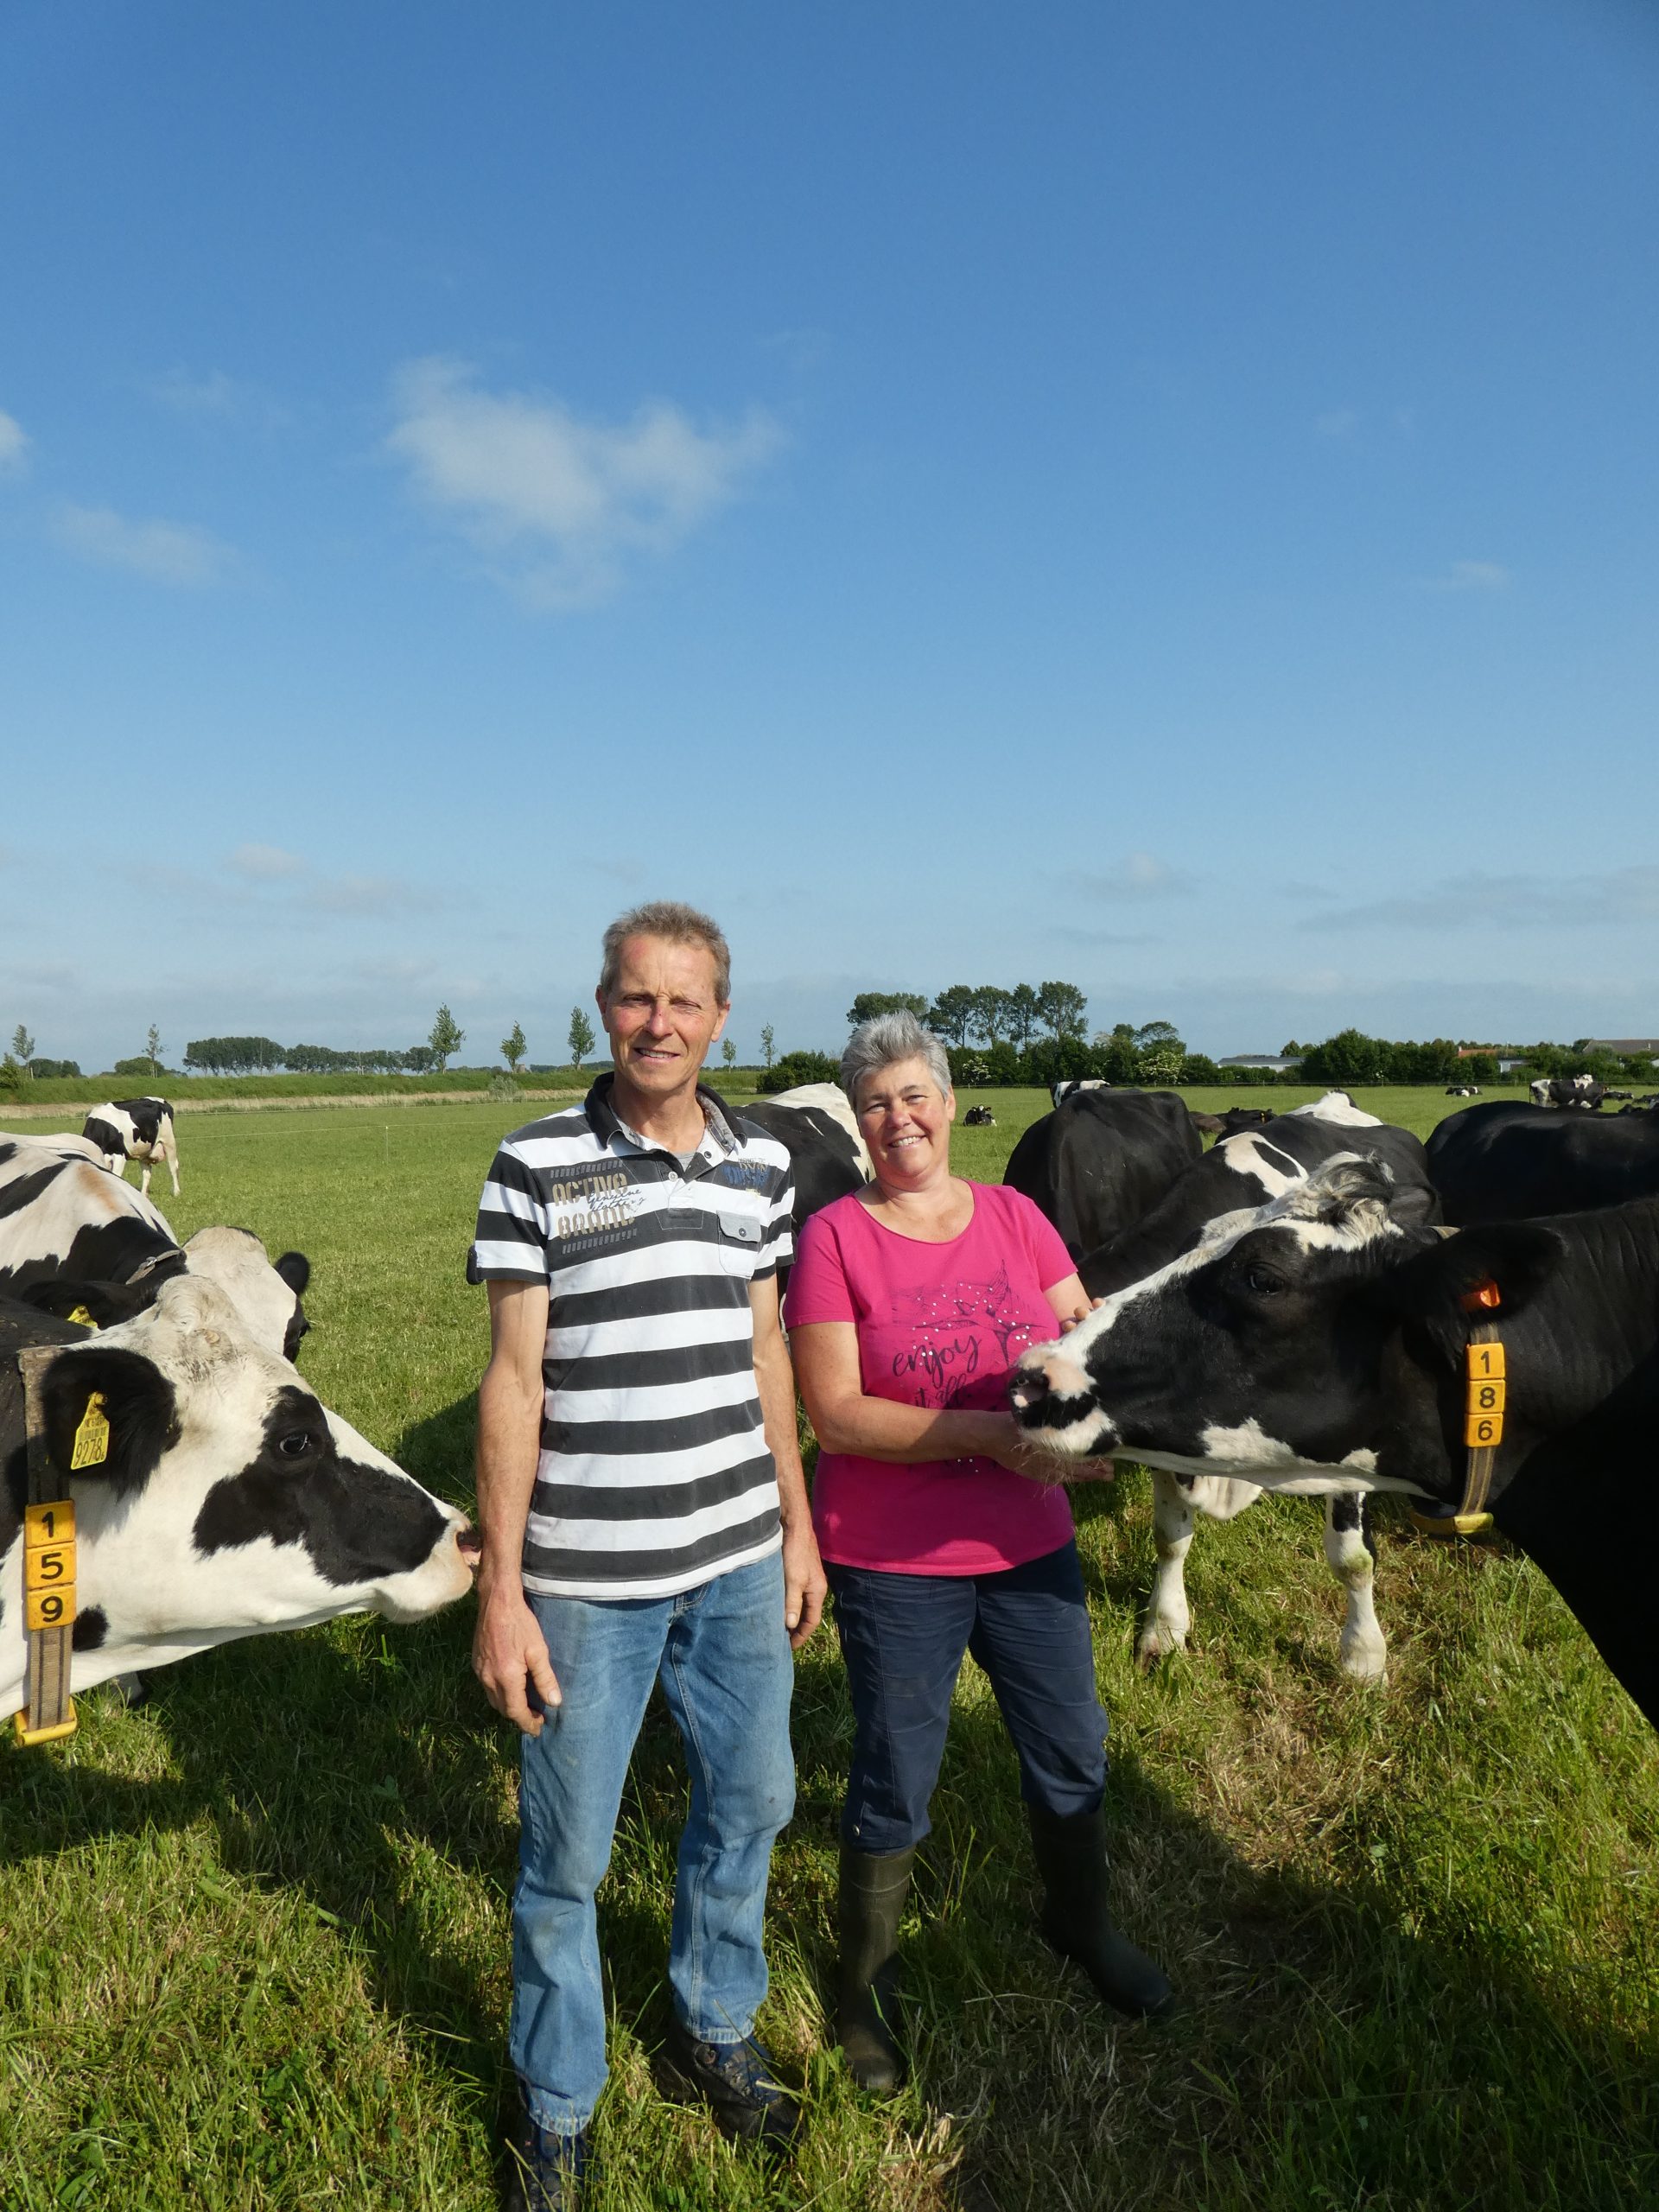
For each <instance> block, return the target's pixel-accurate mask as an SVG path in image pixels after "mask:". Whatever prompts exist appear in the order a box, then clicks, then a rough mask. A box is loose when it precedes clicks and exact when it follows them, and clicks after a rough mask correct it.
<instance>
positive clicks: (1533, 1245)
mask: <svg viewBox="0 0 1659 2212" xmlns="http://www.w3.org/2000/svg"><path fill="white" fill-rule="evenodd" d="M1394 1199H1395V1192H1394V1189H1393V1186H1392V1185H1390V1184H1389V1181H1388V1180H1387V1179H1386V1178H1385V1177H1384V1176H1383V1174H1382V1173H1380V1171H1379V1170H1378V1168H1377V1167H1376V1166H1375V1165H1374V1164H1373V1163H1371V1162H1370V1161H1368V1160H1359V1159H1356V1158H1352V1157H1350V1158H1347V1159H1338V1160H1332V1161H1328V1162H1327V1163H1326V1164H1325V1166H1323V1167H1322V1168H1321V1169H1320V1170H1319V1173H1317V1174H1315V1175H1313V1176H1312V1177H1310V1178H1309V1179H1307V1180H1306V1182H1303V1183H1300V1184H1298V1185H1294V1186H1293V1187H1292V1188H1291V1189H1289V1190H1287V1191H1286V1192H1284V1193H1282V1194H1281V1196H1280V1197H1279V1198H1274V1199H1273V1200H1271V1201H1269V1203H1268V1205H1264V1206H1262V1207H1261V1208H1259V1209H1258V1210H1257V1211H1255V1212H1254V1213H1251V1214H1249V1215H1246V1216H1244V1217H1243V1218H1236V1219H1234V1220H1231V1221H1229V1222H1225V1223H1223V1224H1217V1233H1216V1234H1215V1235H1214V1236H1212V1237H1211V1239H1210V1240H1209V1241H1208V1242H1207V1243H1204V1244H1202V1245H1200V1246H1199V1247H1198V1249H1196V1250H1194V1251H1192V1252H1190V1253H1187V1254H1185V1255H1184V1256H1183V1257H1182V1258H1181V1259H1179V1260H1177V1261H1176V1262H1173V1264H1172V1265H1170V1266H1169V1267H1167V1268H1163V1269H1161V1270H1160V1272H1159V1273H1158V1274H1154V1275H1150V1276H1148V1277H1147V1279H1146V1280H1145V1281H1140V1282H1136V1283H1132V1284H1130V1285H1128V1286H1127V1287H1125V1288H1123V1289H1122V1291H1120V1292H1118V1293H1117V1294H1116V1295H1115V1296H1114V1297H1112V1298H1109V1299H1108V1300H1106V1302H1105V1304H1104V1305H1103V1306H1100V1307H1099V1308H1098V1309H1097V1310H1096V1312H1095V1313H1091V1314H1090V1316H1089V1317H1088V1318H1087V1319H1085V1320H1084V1321H1083V1322H1082V1323H1081V1324H1080V1325H1079V1326H1078V1327H1077V1329H1076V1330H1075V1331H1074V1332H1072V1333H1071V1335H1070V1336H1069V1337H1065V1338H1061V1339H1060V1340H1059V1341H1058V1343H1056V1344H1046V1345H1036V1346H1033V1348H1032V1350H1031V1351H1028V1352H1027V1354H1026V1355H1025V1357H1024V1358H1023V1359H1022V1360H1021V1362H1020V1366H1019V1368H1018V1369H1017V1370H1015V1374H1014V1380H1013V1382H1012V1384H1011V1386H1010V1395H1011V1398H1012V1402H1013V1403H1014V1409H1015V1414H1016V1417H1017V1418H1018V1420H1019V1421H1020V1424H1021V1425H1022V1427H1025V1428H1026V1429H1027V1431H1029V1432H1030V1433H1031V1435H1032V1437H1033V1441H1036V1442H1039V1443H1040V1444H1043V1445H1045V1446H1047V1447H1048V1448H1050V1449H1051V1450H1054V1451H1058V1452H1068V1453H1077V1454H1081V1455H1087V1456H1094V1455H1097V1454H1099V1453H1101V1452H1112V1451H1121V1452H1125V1453H1128V1454H1131V1455H1133V1456H1134V1457H1135V1458H1136V1459H1145V1460H1147V1461H1148V1462H1149V1463H1150V1464H1151V1465H1154V1466H1159V1467H1164V1468H1167V1469H1170V1470H1172V1471H1175V1472H1178V1473H1189V1474H1198V1475H1206V1476H1208V1475H1219V1476H1223V1477H1225V1478H1230V1479H1234V1480H1238V1481H1243V1482H1248V1483H1253V1484H1260V1485H1262V1487H1263V1488H1266V1489H1268V1490H1274V1491H1318V1490H1323V1489H1328V1488H1330V1487H1331V1486H1332V1484H1340V1485H1341V1486H1342V1487H1343V1488H1344V1489H1346V1490H1349V1491H1354V1492H1358V1493H1363V1492H1367V1491H1396V1492H1399V1493H1402V1494H1403V1495H1405V1496H1407V1497H1412V1498H1414V1499H1415V1500H1417V1501H1418V1502H1420V1503H1428V1504H1430V1505H1431V1507H1432V1508H1433V1510H1437V1511H1439V1512H1446V1511H1449V1510H1452V1508H1453V1507H1454V1506H1455V1504H1456V1503H1457V1501H1458V1500H1459V1498H1460V1497H1461V1495H1462V1490H1463V1482H1464V1467H1465V1449H1464V1404H1465V1380H1464V1374H1465V1347H1466V1345H1467V1344H1468V1342H1469V1340H1470V1332H1471V1327H1472V1326H1473V1325H1474V1322H1473V1319H1472V1316H1471V1306H1470V1305H1469V1304H1468V1302H1467V1301H1470V1300H1471V1299H1472V1294H1474V1293H1475V1292H1476V1291H1477V1290H1478V1289H1479V1288H1480V1287H1481V1286H1483V1285H1484V1284H1487V1283H1491V1284H1495V1285H1496V1286H1497V1295H1498V1299H1499V1304H1498V1306H1497V1310H1496V1312H1495V1313H1492V1312H1489V1311H1486V1310H1484V1309H1474V1310H1477V1311H1479V1316H1480V1319H1482V1320H1483V1321H1493V1322H1495V1323H1496V1324H1497V1330H1498V1332H1499V1335H1500V1337H1501V1340H1502V1342H1503V1348H1504V1353H1505V1366H1506V1370H1507V1373H1506V1377H1505V1388H1506V1391H1507V1398H1508V1402H1507V1404H1506V1406H1505V1408H1504V1427H1503V1440H1502V1442H1501V1443H1500V1444H1499V1446H1498V1447H1497V1460H1496V1466H1495V1472H1494V1477H1493V1481H1492V1486H1491V1497H1490V1505H1491V1511H1492V1513H1493V1515H1494V1516H1495V1518H1496V1521H1497V1526H1498V1528H1499V1529H1501V1530H1502V1531H1503V1534H1504V1535H1507V1536H1509V1537H1510V1540H1511V1541H1513V1542H1515V1543H1516V1544H1517V1545H1519V1547H1520V1548H1521V1549H1522V1551H1524V1552H1526V1553H1528V1554H1529V1555H1530V1557H1531V1558H1532V1559H1533V1560H1535V1563H1536V1564H1537V1566H1538V1567H1540V1568H1541V1570H1542V1572H1543V1573H1545V1574H1546V1575H1547V1576H1548V1578H1549V1580H1551V1581H1552V1582H1553V1583H1554V1585H1555V1587H1556V1588H1557V1589H1558V1590H1559V1591H1560V1593H1561V1596H1562V1597H1563V1598H1564V1599H1566V1601H1567V1605H1569V1606H1570V1607H1571V1608H1572V1610H1573V1612H1574V1613H1575V1614H1576V1615H1577V1616H1578V1618H1579V1619H1580V1622H1581V1623H1582V1624H1583V1625H1584V1627H1585V1628H1586V1630H1587V1631H1588V1633H1589V1635H1590V1637H1591V1639H1592V1642H1593V1643H1595V1645H1596V1647H1597V1649H1599V1651H1600V1653H1601V1655H1602V1656H1603V1658H1604V1659H1605V1661H1606V1662H1607V1663H1608V1665H1609V1666H1610V1667H1611V1669H1612V1671H1613V1672H1614V1674H1615V1675H1618V1679H1619V1681H1621V1682H1623V1684H1624V1687H1625V1688H1626V1689H1627V1690H1628V1691H1629V1692H1630V1695H1631V1697H1632V1698H1634V1700H1636V1702H1637V1705H1638V1706H1639V1707H1641V1709H1642V1711H1643V1713H1645V1714H1646V1715H1647V1717H1648V1719H1649V1720H1650V1721H1654V1722H1655V1723H1656V1725H1659V1642H1656V1639H1655V1637H1654V1635H1653V1630H1652V1617H1653V1575H1652V1560H1651V1556H1650V1554H1649V1550H1648V1547H1647V1544H1646V1542H1645V1541H1643V1539H1642V1538H1641V1536H1640V1534H1639V1532H1640V1531H1641V1530H1642V1529H1644V1528H1645V1527H1646V1526H1647V1525H1648V1521H1649V1516H1650V1515H1651V1513H1652V1510H1653V1499H1652V1489H1653V1484H1652V1476H1651V1468H1652V1461H1653V1440H1654V1435H1655V1433H1656V1428H1659V1198H1640V1199H1636V1200H1633V1201H1631V1202H1630V1204H1628V1205H1620V1206H1610V1207H1607V1208H1605V1209H1604V1210H1602V1211H1599V1212H1593V1213H1581V1214H1565V1215H1557V1216H1554V1217H1552V1218H1550V1219H1548V1220H1543V1221H1534V1222H1497V1223H1487V1224H1481V1225H1479V1226H1478V1227H1473V1228H1468V1229H1465V1230H1461V1231H1459V1233H1458V1234H1457V1235H1456V1236H1451V1237H1447V1238H1441V1237H1439V1236H1435V1235H1434V1234H1433V1231H1432V1230H1429V1229H1428V1228H1427V1227H1425V1226H1421V1225H1420V1224H1418V1223H1416V1222H1404V1221H1402V1220H1401V1219H1399V1218H1398V1213H1397V1209H1396V1207H1395V1203H1394Z"/></svg>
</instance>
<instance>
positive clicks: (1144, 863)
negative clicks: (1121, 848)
mask: <svg viewBox="0 0 1659 2212" xmlns="http://www.w3.org/2000/svg"><path fill="white" fill-rule="evenodd" d="M1065 880H1066V882H1067V883H1068V885H1069V886H1070V887H1071V889H1072V890H1074V891H1080V892H1082V893H1083V894H1084V897H1085V898H1090V899H1108V900H1111V901H1116V900H1118V899H1169V898H1175V897H1178V896H1179V894H1180V893H1183V892H1185V891H1188V890H1190V889H1191V888H1192V883H1191V879H1190V878H1189V877H1187V876H1185V875H1183V874H1181V872H1180V870H1179V868H1171V866H1170V865H1169V863H1168V861H1160V859H1159V858H1158V857H1157V855H1155V854H1154V853H1126V854H1125V855H1123V857H1122V860H1120V861H1115V862H1114V863H1113V865H1112V866H1111V867H1110V868H1109V869H1107V871H1106V872H1105V874H1096V873H1095V872H1094V871H1092V870H1088V871H1085V870H1084V869H1080V868H1079V869H1074V870H1073V871H1072V872H1071V874H1069V875H1068V876H1067V877H1066V879H1065Z"/></svg>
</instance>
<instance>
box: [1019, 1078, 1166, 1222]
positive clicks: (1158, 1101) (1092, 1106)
mask: <svg viewBox="0 0 1659 2212" xmlns="http://www.w3.org/2000/svg"><path fill="white" fill-rule="evenodd" d="M1203 1149H1204V1143H1203V1139H1202V1138H1201V1137H1200V1136H1199V1135H1198V1131H1197V1129H1196V1128H1194V1127H1193V1126H1192V1116H1191V1115H1190V1114H1189V1113H1188V1112H1187V1110H1186V1108H1185V1106H1184V1105H1183V1104H1182V1103H1181V1101H1180V1100H1179V1098H1178V1097H1176V1096H1175V1094H1174V1093H1173V1091H1169V1090H1110V1089H1109V1088H1105V1087H1102V1088H1098V1089H1094V1090H1079V1091H1077V1092H1075V1093H1074V1094H1073V1096H1071V1097H1070V1098H1068V1099H1067V1100H1066V1101H1065V1104H1064V1105H1062V1106H1057V1107H1056V1108H1055V1109H1054V1111H1053V1112H1052V1114H1045V1115H1044V1116H1042V1117H1041V1119H1040V1120H1039V1121H1035V1122H1033V1123H1032V1125H1031V1127H1030V1128H1028V1129H1027V1131H1026V1132H1025V1134H1024V1135H1023V1136H1021V1138H1020V1141H1019V1142H1018V1144H1016V1145H1015V1146H1014V1151H1013V1153H1012V1154H1011V1155H1010V1157H1009V1160H1008V1164H1007V1167H1006V1168H1005V1169H1004V1170H1003V1173H1002V1180H1003V1181H1004V1183H1006V1184H1007V1185H1008V1187H1009V1188H1010V1189H1011V1190H1015V1191H1022V1192H1024V1193H1025V1195H1026V1197H1027V1198H1030V1199H1031V1200H1032V1202H1033V1204H1034V1205H1037V1206H1039V1207H1040V1208H1041V1210H1042V1211H1043V1212H1044V1213H1046V1215H1047V1217H1048V1218H1049V1219H1050V1220H1051V1221H1052V1223H1053V1224H1054V1226H1055V1228H1056V1229H1057V1230H1058V1231H1059V1233H1060V1237H1061V1241H1062V1242H1063V1243H1065V1248H1066V1249H1067V1250H1068V1251H1069V1252H1070V1253H1071V1256H1072V1258H1073V1259H1074V1260H1079V1259H1081V1258H1082V1257H1083V1255H1084V1253H1085V1252H1090V1251H1092V1250H1093V1249H1095V1247H1096V1245H1099V1244H1103V1243H1106V1242H1107V1241H1108V1240H1109V1239H1110V1238H1111V1237H1114V1236H1117V1235H1118V1234H1119V1233H1120V1232H1121V1231H1122V1230H1125V1229H1127V1228H1128V1227H1129V1226H1130V1225H1131V1224H1133V1223H1135V1222H1137V1221H1139V1220H1140V1219H1141V1217H1142V1216H1143V1215H1144V1214H1146V1213H1147V1211H1149V1209H1150V1208H1151V1207H1153V1206H1154V1205H1157V1203H1158V1201H1159V1199H1160V1198H1162V1197H1163V1195H1164V1193H1165V1192H1166V1191H1167V1190H1168V1189H1169V1187H1170V1185H1172V1184H1173V1182H1174V1181H1175V1180H1176V1179H1177V1178H1178V1177H1179V1176H1180V1175H1181V1174H1182V1173H1184V1172H1185V1170H1186V1169H1187V1168H1188V1167H1190V1166H1192V1163H1193V1161H1194V1160H1197V1159H1198V1156H1199V1154H1201V1152H1202V1151H1203Z"/></svg>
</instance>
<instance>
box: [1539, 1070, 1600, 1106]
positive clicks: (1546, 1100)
mask: <svg viewBox="0 0 1659 2212" xmlns="http://www.w3.org/2000/svg"><path fill="white" fill-rule="evenodd" d="M1527 1089H1528V1090H1529V1091H1530V1092H1531V1093H1532V1103H1533V1104H1534V1105H1535V1106H1566V1107H1577V1108H1580V1109H1583V1111H1584V1112H1586V1113H1589V1114H1593V1113H1595V1112H1596V1111H1597V1110H1598V1109H1599V1107H1600V1105H1601V1102H1602V1100H1603V1099H1604V1098H1605V1096H1606V1095H1607V1094H1606V1092H1605V1090H1603V1089H1602V1087H1601V1085H1600V1084H1599V1083H1598V1082H1597V1081H1596V1078H1595V1077H1594V1076H1592V1075H1568V1076H1542V1075H1541V1076H1539V1077H1536V1078H1535V1080H1534V1081H1533V1082H1531V1083H1529V1084H1528V1085H1527Z"/></svg>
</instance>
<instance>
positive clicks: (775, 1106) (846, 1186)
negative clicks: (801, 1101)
mask: <svg viewBox="0 0 1659 2212" xmlns="http://www.w3.org/2000/svg"><path fill="white" fill-rule="evenodd" d="M736 1112H737V1118H738V1120H739V1121H740V1122H750V1123H752V1124H753V1126H754V1127H755V1128H758V1129H760V1130H762V1131H764V1133H765V1134H766V1135H767V1136H769V1137H775V1138H776V1139H777V1141H778V1142H779V1144H781V1145H782V1146H783V1147H785V1150H786V1151H787V1152H788V1154H789V1164H790V1181H791V1185H792V1187H793V1189H794V1192H795V1207H794V1212H793V1214H792V1216H791V1219H792V1220H793V1222H794V1224H795V1227H796V1228H797V1229H799V1227H800V1225H801V1224H802V1223H803V1222H804V1221H805V1220H806V1218H807V1217H808V1216H809V1215H810V1214H815V1213H817V1211H818V1209H819V1207H820V1206H827V1205H829V1202H830V1200H831V1199H832V1198H844V1197H845V1196H846V1195H847V1193H848V1192H849V1191H861V1190H862V1189H863V1187H864V1183H865V1175H864V1170H863V1167H862V1166H861V1163H860V1159H859V1148H858V1147H857V1146H856V1145H855V1143H854V1141H853V1140H852V1138H851V1137H850V1136H849V1135H848V1134H847V1131H846V1129H845V1128H843V1127H842V1123H841V1122H839V1121H838V1120H836V1118H834V1117H833V1116H830V1115H829V1114H827V1113H825V1112H824V1111H823V1109H822V1108H820V1107H817V1106H800V1105H794V1104H786V1103H785V1102H784V1101H783V1100H782V1099H779V1098H748V1099H745V1101H744V1102H743V1104H742V1106H741V1108H739V1109H736Z"/></svg>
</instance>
